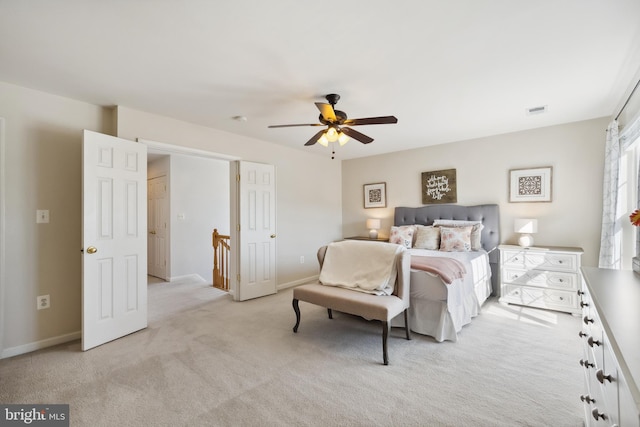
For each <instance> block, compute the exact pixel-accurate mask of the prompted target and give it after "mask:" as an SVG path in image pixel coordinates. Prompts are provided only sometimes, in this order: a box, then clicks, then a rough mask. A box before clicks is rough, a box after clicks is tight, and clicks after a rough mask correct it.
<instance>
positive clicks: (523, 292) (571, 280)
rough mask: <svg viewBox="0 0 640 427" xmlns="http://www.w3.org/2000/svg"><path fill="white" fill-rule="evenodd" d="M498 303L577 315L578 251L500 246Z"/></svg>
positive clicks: (580, 254) (571, 249) (579, 281)
mask: <svg viewBox="0 0 640 427" xmlns="http://www.w3.org/2000/svg"><path fill="white" fill-rule="evenodd" d="M498 249H499V250H500V302H501V303H509V304H518V305H525V306H529V307H538V308H546V309H551V310H558V311H565V312H567V313H572V314H580V306H579V301H578V300H579V298H578V293H577V292H578V289H580V284H581V275H580V258H581V256H582V253H583V251H582V249H581V248H568V247H556V246H547V247H542V246H540V247H530V248H523V247H521V246H512V245H500V246H498Z"/></svg>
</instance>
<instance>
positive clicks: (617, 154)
mask: <svg viewBox="0 0 640 427" xmlns="http://www.w3.org/2000/svg"><path fill="white" fill-rule="evenodd" d="M638 138H640V116H639V117H636V118H635V119H634V120H632V121H631V123H630V124H629V125H628V126H625V127H624V129H623V131H622V134H621V135H618V122H617V121H616V120H614V121H612V122H611V123H610V124H609V126H608V127H607V141H606V146H605V159H604V182H603V185H602V231H601V235H600V259H599V262H598V264H599V267H600V268H614V269H620V267H621V264H622V259H621V249H622V247H621V245H622V242H621V240H622V236H621V226H622V223H621V221H624V220H628V217H629V214H630V213H631V212H627V211H626V210H625V207H624V206H621V203H620V198H619V197H618V192H619V183H620V159H621V157H622V154H623V153H624V152H625V150H626V149H627V148H629V147H630V146H631V144H632V143H633V142H634V141H635V140H636V139H638ZM638 173H639V175H638V179H639V181H638V182H640V170H639V171H638ZM638 195H639V197H640V187H639V188H638ZM638 200H639V201H640V198H639V199H638ZM637 245H638V246H640V243H638V244H637Z"/></svg>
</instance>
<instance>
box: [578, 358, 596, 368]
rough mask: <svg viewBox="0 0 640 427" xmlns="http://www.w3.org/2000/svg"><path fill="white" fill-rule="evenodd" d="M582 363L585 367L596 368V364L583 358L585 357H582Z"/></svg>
mask: <svg viewBox="0 0 640 427" xmlns="http://www.w3.org/2000/svg"><path fill="white" fill-rule="evenodd" d="M580 365H582V367H583V368H584V369H589V368H594V367H595V366H596V365H595V364H593V363H591V362H589V361H588V360H583V359H580Z"/></svg>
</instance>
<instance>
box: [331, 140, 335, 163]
mask: <svg viewBox="0 0 640 427" xmlns="http://www.w3.org/2000/svg"><path fill="white" fill-rule="evenodd" d="M335 158H336V146H335V144H334V143H333V142H332V143H331V160H333V159H335Z"/></svg>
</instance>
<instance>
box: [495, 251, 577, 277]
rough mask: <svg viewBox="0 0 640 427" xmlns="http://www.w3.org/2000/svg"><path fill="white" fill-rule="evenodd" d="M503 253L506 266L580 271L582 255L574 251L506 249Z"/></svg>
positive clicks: (503, 261)
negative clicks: (580, 257) (573, 252)
mask: <svg viewBox="0 0 640 427" xmlns="http://www.w3.org/2000/svg"><path fill="white" fill-rule="evenodd" d="M502 254H503V259H502V265H503V266H504V267H512V268H523V269H526V270H529V269H532V268H535V269H539V270H552V271H570V272H577V271H578V266H579V256H580V255H578V254H572V253H561V252H560V253H558V252H552V251H531V250H525V249H523V250H504V251H503V252H502Z"/></svg>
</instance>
